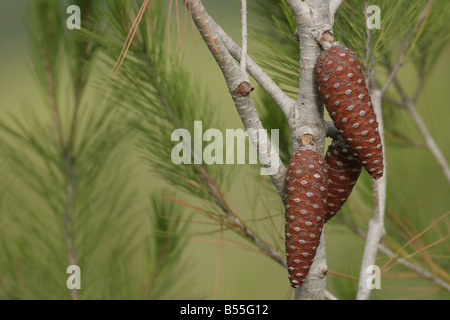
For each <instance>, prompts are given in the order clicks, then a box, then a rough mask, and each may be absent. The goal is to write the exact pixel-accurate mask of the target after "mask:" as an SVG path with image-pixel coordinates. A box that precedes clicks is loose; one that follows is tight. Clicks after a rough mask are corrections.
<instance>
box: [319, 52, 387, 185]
mask: <svg viewBox="0 0 450 320" xmlns="http://www.w3.org/2000/svg"><path fill="white" fill-rule="evenodd" d="M315 72H316V83H317V87H318V90H319V93H320V97H321V98H322V101H323V102H324V103H325V106H326V108H327V110H328V112H329V114H330V117H331V118H332V119H333V122H334V124H335V126H336V128H337V129H338V131H339V133H340V134H341V136H342V137H343V139H344V141H345V143H346V144H347V146H348V147H349V148H350V149H351V150H352V151H353V152H354V153H355V154H356V155H357V156H358V158H359V159H360V160H361V162H362V164H363V166H364V168H365V169H366V170H367V172H369V174H370V176H371V177H372V178H373V179H375V180H376V179H379V178H380V177H381V176H383V146H382V144H381V137H380V134H379V132H378V122H377V119H376V115H375V112H374V110H373V106H372V100H371V98H370V96H369V92H368V90H367V88H366V84H365V80H364V76H363V74H362V72H361V66H360V63H359V60H358V59H357V58H356V56H355V54H354V53H353V52H352V51H351V50H350V49H349V48H347V47H345V46H343V45H341V44H339V43H334V44H333V45H332V46H331V47H330V49H328V50H324V51H322V53H321V54H320V55H319V57H318V59H317V62H316V66H315Z"/></svg>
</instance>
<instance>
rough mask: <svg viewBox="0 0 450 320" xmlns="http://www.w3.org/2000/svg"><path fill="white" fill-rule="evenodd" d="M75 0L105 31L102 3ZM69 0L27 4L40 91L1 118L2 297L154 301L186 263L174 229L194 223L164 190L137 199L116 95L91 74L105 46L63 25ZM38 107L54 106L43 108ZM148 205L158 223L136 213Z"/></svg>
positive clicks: (90, 24) (90, 22)
mask: <svg viewBox="0 0 450 320" xmlns="http://www.w3.org/2000/svg"><path fill="white" fill-rule="evenodd" d="M94 3H95V4H94ZM71 4H77V5H79V6H80V7H81V8H82V10H83V13H84V14H85V17H86V19H85V20H83V23H85V24H86V25H85V27H86V28H88V29H90V30H91V31H92V32H94V31H95V32H96V34H97V36H99V37H101V35H102V33H103V31H102V30H101V29H99V26H101V24H98V23H99V22H100V20H99V19H100V16H101V12H100V9H99V8H100V6H99V5H98V4H99V2H97V1H88V0H87V1H76V2H75V3H74V2H73V1H72V2H71ZM67 5H68V2H65V1H47V0H33V1H30V2H29V6H28V11H27V22H28V25H29V30H30V33H31V39H32V46H31V52H32V57H33V67H34V71H35V76H36V79H37V80H38V84H39V85H40V88H41V93H42V96H43V101H42V103H40V102H34V103H33V104H28V105H26V106H24V107H23V109H22V110H20V111H19V112H17V114H15V115H11V116H10V117H9V118H3V119H2V121H1V122H0V134H1V135H2V137H3V138H5V139H2V140H3V143H2V145H1V151H2V154H3V156H4V158H5V159H4V161H3V159H2V163H1V169H2V170H0V181H2V186H1V187H0V192H1V195H0V199H1V200H0V203H1V207H0V246H1V250H0V288H1V290H0V298H8V299H70V298H72V299H75V298H77V299H133V298H148V299H158V298H161V297H164V295H165V294H167V293H168V292H170V290H172V289H173V288H174V285H173V283H172V282H175V281H176V277H174V276H173V275H172V274H171V273H172V272H173V270H174V268H175V267H178V266H179V265H180V262H181V261H182V258H181V253H182V249H183V247H184V243H182V242H181V241H179V240H178V239H179V237H182V236H183V235H184V234H185V232H186V228H181V227H180V223H178V222H173V221H174V220H172V219H178V220H179V219H181V217H182V211H181V210H180V209H179V207H175V206H174V205H172V204H167V202H168V200H164V201H163V200H161V199H160V198H159V197H157V196H156V195H155V196H153V198H152V203H153V206H152V207H150V208H147V209H142V208H140V207H139V206H138V205H137V202H136V201H137V199H136V197H135V190H133V189H132V188H131V187H130V178H131V177H133V175H134V169H133V168H132V167H131V165H130V157H129V154H130V152H131V151H132V150H131V148H130V147H129V146H128V145H129V141H130V138H129V137H127V135H126V133H127V127H126V126H125V125H124V123H123V122H122V121H121V120H120V117H119V114H118V112H117V111H116V108H115V107H116V105H117V104H118V101H117V100H114V99H113V98H112V97H108V96H107V95H106V94H104V93H103V94H101V93H99V91H98V90H97V91H92V90H90V88H92V84H93V79H92V76H91V75H92V74H94V73H95V71H99V70H100V69H98V63H96V62H98V60H97V59H96V58H95V56H96V52H97V49H98V46H96V45H95V44H92V43H90V42H87V41H86V40H83V39H82V34H81V33H80V32H78V31H70V32H69V31H67V29H66V28H65V19H66V18H65V16H64V13H65V8H66V7H67ZM67 84H69V85H67ZM94 93H95V96H94ZM42 105H43V106H46V107H47V113H44V114H37V113H36V112H35V110H40V108H41V106H42ZM144 210H145V211H147V212H148V214H149V215H150V214H151V215H154V216H155V218H154V219H151V221H150V224H145V223H142V221H140V220H141V219H142V218H141V217H142V213H143V212H144ZM165 221H168V222H166V223H165ZM149 225H151V226H152V228H153V232H151V233H149ZM146 226H147V228H146ZM146 234H147V235H146ZM174 235H176V236H174ZM139 237H144V238H145V239H144V240H145V241H142V239H140V238H139ZM161 239H162V240H161ZM145 251H147V252H150V253H151V254H150V255H148V256H147V258H144V255H143V254H144V252H145ZM72 264H76V265H78V266H79V267H80V269H81V285H82V290H80V291H76V292H75V291H71V290H69V289H67V287H66V280H67V277H68V276H69V275H68V274H66V269H67V267H68V266H69V265H72ZM136 274H140V275H141V276H140V277H137V278H136V276H135V275H136ZM150 277H152V278H154V279H157V284H153V283H150V282H148V281H147V278H149V279H150ZM183 279H189V277H188V276H187V275H186V274H183ZM145 285H146V287H145V288H146V290H145V291H144V289H143V287H144V286H145Z"/></svg>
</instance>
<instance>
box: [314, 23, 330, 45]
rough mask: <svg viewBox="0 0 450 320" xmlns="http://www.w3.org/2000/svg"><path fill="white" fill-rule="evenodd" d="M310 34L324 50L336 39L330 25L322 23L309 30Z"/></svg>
mask: <svg viewBox="0 0 450 320" xmlns="http://www.w3.org/2000/svg"><path fill="white" fill-rule="evenodd" d="M311 34H312V36H313V37H314V39H316V41H317V42H318V43H319V44H320V46H321V47H322V48H323V49H324V50H328V49H329V48H330V47H331V45H332V44H333V43H335V42H336V40H335V39H334V37H333V29H332V28H331V26H329V25H326V24H322V25H318V26H316V27H315V28H314V29H312V30H311Z"/></svg>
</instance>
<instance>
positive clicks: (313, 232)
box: [286, 150, 328, 288]
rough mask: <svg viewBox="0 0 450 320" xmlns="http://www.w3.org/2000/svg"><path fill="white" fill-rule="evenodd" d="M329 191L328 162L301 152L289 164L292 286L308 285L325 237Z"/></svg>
mask: <svg viewBox="0 0 450 320" xmlns="http://www.w3.org/2000/svg"><path fill="white" fill-rule="evenodd" d="M327 190H328V170H327V168H326V163H325V160H324V159H323V158H322V156H321V155H320V154H318V153H317V152H314V151H312V150H301V151H299V152H297V153H295V154H294V156H293V157H292V159H291V160H290V162H289V169H288V171H287V175H286V194H287V195H286V255H287V265H288V271H289V278H290V282H291V286H292V287H294V288H298V287H300V286H301V285H302V283H303V281H305V278H306V276H307V275H308V272H309V268H310V267H311V264H312V262H313V260H314V256H315V255H316V250H317V247H318V246H319V242H320V236H321V233H322V228H323V223H324V218H325V208H326V202H327Z"/></svg>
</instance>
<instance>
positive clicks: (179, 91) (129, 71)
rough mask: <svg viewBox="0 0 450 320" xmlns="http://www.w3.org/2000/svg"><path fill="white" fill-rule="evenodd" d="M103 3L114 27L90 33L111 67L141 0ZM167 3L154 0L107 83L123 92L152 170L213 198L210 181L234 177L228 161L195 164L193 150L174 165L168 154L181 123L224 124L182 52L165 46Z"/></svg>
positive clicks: (120, 94)
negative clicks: (183, 61)
mask: <svg viewBox="0 0 450 320" xmlns="http://www.w3.org/2000/svg"><path fill="white" fill-rule="evenodd" d="M104 9H105V11H104V14H105V15H106V16H107V17H108V21H109V23H110V26H111V28H110V31H111V32H109V33H108V34H107V36H105V37H98V36H96V35H95V34H91V35H90V36H92V37H94V40H95V41H97V43H99V44H100V45H101V46H102V48H103V50H104V52H105V54H106V55H107V57H108V59H107V60H106V61H105V63H106V64H107V65H108V67H110V68H111V66H112V63H111V62H112V61H115V60H116V59H117V57H119V53H120V50H121V48H122V46H123V43H124V39H125V38H126V37H127V34H128V32H129V27H128V24H129V21H132V20H133V19H134V17H135V14H134V12H136V10H137V5H136V3H135V2H134V1H120V2H118V1H109V2H107V5H106V7H105V8H104ZM163 9H164V7H163V6H162V5H160V4H158V3H152V14H151V15H146V16H144V18H143V19H142V21H141V23H140V26H139V31H138V32H137V33H136V36H135V38H134V40H133V44H132V45H131V46H130V48H129V51H128V53H127V57H126V59H125V62H124V64H123V65H122V67H121V69H120V71H119V73H118V75H117V77H116V78H114V79H108V80H107V81H108V85H109V86H110V88H111V89H112V91H113V92H114V93H115V94H116V95H117V96H118V97H119V101H120V107H121V110H122V112H123V116H124V117H125V118H126V119H127V120H128V122H129V126H130V128H133V130H134V132H135V133H136V134H137V135H136V136H137V139H138V144H137V146H138V149H139V151H141V152H142V154H143V157H144V158H145V160H146V162H147V163H148V164H149V165H150V166H151V168H152V170H153V171H154V172H155V173H156V174H157V175H160V176H161V177H162V178H164V179H165V180H166V181H167V182H169V183H170V184H171V185H172V186H174V187H176V188H180V189H181V190H183V191H185V192H187V193H188V194H194V195H197V196H198V197H200V198H201V199H205V200H210V201H213V202H215V201H216V197H217V195H216V194H214V192H213V190H212V188H211V186H212V184H216V183H217V184H218V185H221V186H226V183H222V182H226V181H224V179H225V177H227V178H228V179H229V178H230V174H229V172H228V173H227V174H225V171H224V168H223V167H224V166H205V165H203V164H201V165H194V164H193V152H191V160H192V161H191V163H192V164H193V165H190V164H188V165H186V164H181V165H176V164H174V163H173V162H172V161H171V160H170V159H171V152H172V148H173V147H174V146H175V145H177V144H179V141H170V137H171V136H172V133H173V132H174V130H176V129H179V128H182V129H187V130H188V131H189V132H190V133H193V132H194V121H197V120H201V121H202V122H203V131H206V130H207V129H208V128H218V127H220V125H219V123H218V121H217V119H215V116H214V104H213V103H212V102H211V100H210V99H209V98H208V96H207V95H205V94H204V93H202V90H201V89H200V88H201V86H200V84H199V83H198V82H197V81H193V80H192V77H191V76H190V75H189V74H188V73H187V72H186V71H185V70H184V69H183V67H181V63H180V61H179V57H178V55H176V54H175V52H173V53H170V52H168V51H167V43H166V24H165V22H166V14H165V13H164V11H163ZM124 21H127V23H124ZM147 30H149V32H150V36H149V35H148V33H147ZM193 138H194V137H193V135H192V136H191V145H190V147H191V148H192V150H193ZM213 180H214V181H213ZM213 188H214V186H213Z"/></svg>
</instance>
